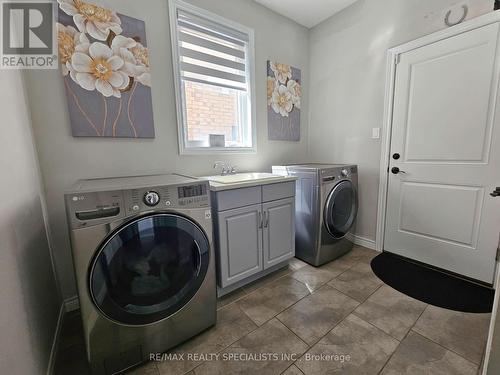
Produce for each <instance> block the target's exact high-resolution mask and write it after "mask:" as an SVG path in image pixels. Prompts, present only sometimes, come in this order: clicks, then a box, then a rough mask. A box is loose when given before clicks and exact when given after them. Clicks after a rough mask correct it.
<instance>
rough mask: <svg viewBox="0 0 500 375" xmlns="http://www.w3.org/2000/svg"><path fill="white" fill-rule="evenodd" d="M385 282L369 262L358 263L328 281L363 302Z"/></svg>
mask: <svg viewBox="0 0 500 375" xmlns="http://www.w3.org/2000/svg"><path fill="white" fill-rule="evenodd" d="M382 284H383V282H382V280H380V279H379V278H378V277H377V276H375V274H374V273H373V271H372V269H371V267H370V265H369V264H367V263H357V264H355V265H354V266H353V267H352V268H350V269H348V270H347V271H345V272H344V273H342V274H341V275H340V276H338V277H336V278H335V279H333V280H332V281H330V282H329V283H328V285H330V286H333V287H334V288H335V289H338V290H340V291H341V292H342V293H345V294H347V295H348V296H350V297H352V298H354V299H356V300H358V301H359V302H363V301H364V300H366V299H367V298H368V297H369V296H370V295H371V294H372V293H373V292H375V291H376V290H377V289H378V288H379V287H380V286H381V285H382Z"/></svg>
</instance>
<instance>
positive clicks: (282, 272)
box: [242, 266, 291, 293]
mask: <svg viewBox="0 0 500 375" xmlns="http://www.w3.org/2000/svg"><path fill="white" fill-rule="evenodd" d="M290 272H291V271H290V269H289V268H288V267H287V266H285V267H283V268H280V269H279V270H276V271H274V272H273V273H270V274H269V275H266V276H264V277H261V278H260V279H258V280H255V281H253V282H251V283H250V284H247V285H244V286H243V287H242V289H243V290H244V291H245V292H247V293H251V292H253V291H254V290H257V289H259V288H263V287H264V286H266V285H269V284H270V283H272V282H274V281H276V280H278V279H280V278H282V277H283V276H286V275H288V274H290Z"/></svg>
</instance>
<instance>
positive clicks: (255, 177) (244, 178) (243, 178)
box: [205, 172, 283, 184]
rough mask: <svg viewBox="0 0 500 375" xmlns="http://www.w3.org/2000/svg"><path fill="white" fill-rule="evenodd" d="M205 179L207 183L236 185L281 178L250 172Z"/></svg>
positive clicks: (274, 175) (269, 174) (270, 174)
mask: <svg viewBox="0 0 500 375" xmlns="http://www.w3.org/2000/svg"><path fill="white" fill-rule="evenodd" d="M205 178H206V179H207V180H209V181H213V182H217V183H219V184H237V183H239V182H249V181H260V180H269V179H273V178H275V179H280V178H283V177H282V176H279V175H276V174H272V173H260V172H251V173H236V174H228V175H224V176H208V177H205Z"/></svg>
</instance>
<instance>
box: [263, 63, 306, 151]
mask: <svg viewBox="0 0 500 375" xmlns="http://www.w3.org/2000/svg"><path fill="white" fill-rule="evenodd" d="M291 69H292V79H293V80H295V81H297V82H298V83H299V84H301V85H302V80H301V73H300V69H297V68H294V67H293V66H292V67H291ZM267 76H268V77H274V73H273V71H272V70H271V67H270V64H269V61H268V62H267ZM267 132H268V139H269V140H271V141H295V142H298V141H300V109H298V108H296V107H295V106H294V107H293V110H292V112H290V113H289V114H288V117H283V116H281V115H280V114H279V113H276V112H274V110H273V109H272V108H271V106H269V105H268V106H267Z"/></svg>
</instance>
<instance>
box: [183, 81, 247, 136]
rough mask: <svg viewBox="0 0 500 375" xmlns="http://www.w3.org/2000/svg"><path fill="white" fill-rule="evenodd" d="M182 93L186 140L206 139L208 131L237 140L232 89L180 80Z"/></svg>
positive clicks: (236, 122)
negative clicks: (183, 94) (184, 107)
mask: <svg viewBox="0 0 500 375" xmlns="http://www.w3.org/2000/svg"><path fill="white" fill-rule="evenodd" d="M184 93H185V100H186V117H187V118H186V120H187V121H186V122H187V131H188V132H187V138H188V141H203V142H207V141H208V135H209V134H224V135H225V137H226V141H240V136H239V134H238V121H239V119H238V113H239V111H238V93H237V91H236V90H232V89H227V88H224V87H218V86H212V85H206V84H203V83H196V82H191V81H184Z"/></svg>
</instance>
